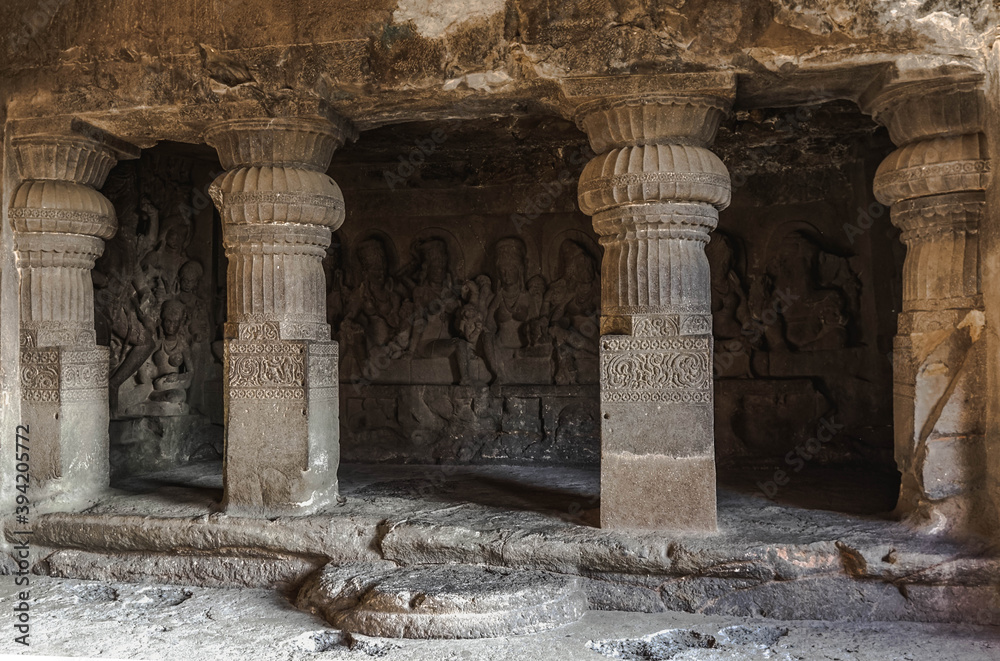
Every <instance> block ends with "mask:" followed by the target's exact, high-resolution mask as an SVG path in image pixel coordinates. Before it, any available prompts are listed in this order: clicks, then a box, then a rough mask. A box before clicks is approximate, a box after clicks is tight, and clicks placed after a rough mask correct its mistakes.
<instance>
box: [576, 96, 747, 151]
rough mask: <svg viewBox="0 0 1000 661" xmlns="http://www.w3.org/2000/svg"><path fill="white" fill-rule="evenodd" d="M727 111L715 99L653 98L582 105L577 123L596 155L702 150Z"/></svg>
mask: <svg viewBox="0 0 1000 661" xmlns="http://www.w3.org/2000/svg"><path fill="white" fill-rule="evenodd" d="M728 111H729V102H728V101H726V100H723V99H720V98H717V97H710V96H706V97H654V98H642V99H630V100H626V101H621V102H618V103H613V104H598V105H596V106H595V105H591V106H586V107H584V108H583V109H581V112H580V113H579V114H578V117H579V120H578V121H579V124H580V127H581V128H582V129H583V130H584V131H585V132H586V133H587V136H588V137H589V138H590V145H591V147H593V149H594V151H595V152H597V153H599V154H600V153H603V152H606V151H608V150H610V149H615V148H621V147H626V146H630V145H650V144H667V143H675V144H689V145H695V146H698V147H706V146H708V145H710V144H711V143H712V141H713V140H715V134H716V132H717V131H718V129H719V123H720V122H721V121H722V118H723V117H725V116H726V113H727V112H728Z"/></svg>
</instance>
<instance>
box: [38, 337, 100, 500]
mask: <svg viewBox="0 0 1000 661" xmlns="http://www.w3.org/2000/svg"><path fill="white" fill-rule="evenodd" d="M107 379H108V349H107V348H106V347H73V348H68V347H37V348H35V347H23V348H22V349H21V415H20V424H22V425H26V426H27V427H28V429H29V432H28V434H27V436H28V438H29V441H28V442H27V446H28V455H29V462H28V464H29V466H30V471H29V476H30V480H31V483H30V494H31V495H30V497H31V502H32V504H33V510H34V511H36V512H54V511H74V510H81V509H85V508H86V507H88V506H90V505H92V504H93V503H94V502H95V501H96V500H97V499H98V498H99V497H100V496H101V495H102V494H104V493H106V492H107V489H108V475H109V465H108V424H109V422H110V419H109V413H108V382H107Z"/></svg>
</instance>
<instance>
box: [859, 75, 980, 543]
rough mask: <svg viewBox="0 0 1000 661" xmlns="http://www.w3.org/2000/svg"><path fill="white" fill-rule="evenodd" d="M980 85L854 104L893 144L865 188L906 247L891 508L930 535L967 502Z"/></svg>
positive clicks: (972, 486) (976, 349) (954, 83)
mask: <svg viewBox="0 0 1000 661" xmlns="http://www.w3.org/2000/svg"><path fill="white" fill-rule="evenodd" d="M983 82H984V81H983V79H982V77H981V76H966V77H962V78H940V79H930V80H921V81H914V82H907V83H903V84H897V85H893V86H890V87H886V88H884V89H881V90H878V91H877V92H876V93H875V94H874V95H872V98H871V99H869V100H867V101H865V102H864V103H863V105H864V106H865V107H866V109H867V110H868V112H870V113H871V114H872V115H873V116H874V118H875V119H876V120H877V121H878V122H880V123H882V124H883V125H885V126H886V127H887V128H888V129H889V135H890V137H891V138H892V139H893V141H894V142H895V143H896V145H897V147H898V148H897V149H896V151H894V152H893V153H892V154H890V155H889V156H888V157H887V158H886V159H885V160H884V161H883V162H882V163H881V165H880V166H879V168H878V171H877V172H876V174H875V182H874V188H875V196H876V198H878V200H879V201H880V202H881V203H883V204H887V205H891V207H892V222H893V224H895V225H896V226H897V227H899V228H900V229H901V230H902V236H901V238H902V240H903V242H904V243H905V244H906V247H907V251H906V260H905V262H904V264H903V311H902V313H901V314H900V317H899V329H898V334H897V336H896V340H895V356H894V361H893V368H894V377H893V378H894V382H895V404H894V415H895V424H894V427H895V436H896V463H897V465H898V466H899V469H900V472H901V473H902V485H901V489H900V499H899V510H900V511H901V512H902V513H903V514H905V515H907V516H909V517H911V518H912V519H913V520H914V521H916V522H917V523H918V524H920V525H926V526H932V527H933V528H934V529H936V530H950V529H962V528H968V527H969V526H970V525H973V523H974V521H973V520H974V518H975V516H976V514H975V513H976V511H977V509H978V507H977V505H976V498H977V496H976V494H977V492H978V489H977V487H976V483H977V481H978V480H979V479H980V477H977V476H979V475H980V473H981V465H980V461H979V459H978V457H980V456H981V455H982V452H983V449H982V444H983V442H984V437H983V430H984V421H985V418H984V414H985V407H984V400H983V398H982V396H981V393H982V389H983V386H984V380H985V371H984V370H985V361H984V351H985V349H984V341H985V337H986V334H985V333H983V329H984V324H985V317H984V313H983V309H984V308H983V295H982V286H981V284H982V283H981V273H980V269H981V256H980V241H979V239H980V236H979V235H980V232H979V229H980V227H979V226H980V220H981V218H982V217H983V214H984V211H985V206H986V190H987V188H988V186H989V185H990V179H991V164H990V159H989V154H988V151H987V142H986V138H985V135H984V133H983V131H984V128H985V125H986V103H985V100H986V99H985V94H984V89H983Z"/></svg>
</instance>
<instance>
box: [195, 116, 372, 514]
mask: <svg viewBox="0 0 1000 661" xmlns="http://www.w3.org/2000/svg"><path fill="white" fill-rule="evenodd" d="M352 136H353V129H352V128H351V127H350V126H349V125H348V124H347V123H346V122H342V121H330V120H326V119H303V118H293V119H283V118H278V119H246V120H231V121H227V122H224V123H222V124H219V125H217V126H215V127H213V128H211V129H210V130H209V132H208V135H207V141H208V142H209V144H211V145H213V146H214V147H215V148H216V149H217V150H218V152H219V155H220V157H221V159H222V164H223V167H225V168H226V170H227V172H226V173H225V174H223V175H221V176H220V177H219V178H218V179H217V180H216V181H215V183H214V184H213V185H212V190H211V193H212V197H213V199H214V200H215V202H216V205H217V206H218V207H219V210H220V213H221V214H222V223H223V241H224V244H225V249H226V255H227V257H228V258H229V267H228V273H227V296H228V310H227V323H226V327H225V371H224V387H225V393H224V401H225V425H226V445H225V466H224V483H225V497H224V503H223V505H224V507H225V509H226V511H227V512H230V513H234V514H246V515H251V516H270V515H280V514H308V513H311V512H314V511H317V510H319V509H321V508H323V507H324V506H326V505H328V504H330V503H333V502H336V500H337V498H338V493H337V467H338V464H339V461H340V428H339V401H338V395H337V382H338V345H337V343H336V342H333V341H331V339H330V327H329V325H328V324H327V323H326V295H325V293H326V284H325V280H324V272H323V268H322V260H323V257H324V255H325V254H326V248H327V247H328V246H329V245H330V240H331V232H332V231H333V230H336V229H337V228H338V227H340V225H341V224H342V223H343V219H344V202H343V196H342V195H341V192H340V188H339V187H338V186H337V184H336V183H335V182H334V181H333V180H332V179H330V178H329V177H328V176H327V175H326V169H327V168H328V167H329V164H330V158H331V156H332V155H333V151H334V150H335V149H336V148H337V147H338V146H340V145H341V144H343V142H344V140H345V139H347V138H349V137H352Z"/></svg>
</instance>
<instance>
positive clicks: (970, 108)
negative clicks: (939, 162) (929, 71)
mask: <svg viewBox="0 0 1000 661" xmlns="http://www.w3.org/2000/svg"><path fill="white" fill-rule="evenodd" d="M871 111H872V115H873V116H874V118H875V120H876V121H877V122H879V123H880V124H882V125H884V126H885V127H886V128H887V129H889V137H890V138H892V141H893V142H894V143H896V144H897V145H899V146H903V145H907V144H909V143H911V142H915V141H917V140H929V139H932V138H941V137H947V136H954V135H963V134H967V133H978V132H980V131H982V130H983V129H984V127H985V125H986V97H985V94H984V92H983V81H982V80H981V79H980V78H978V77H974V78H971V79H966V80H949V79H945V80H931V81H922V82H916V83H908V84H906V85H901V86H898V87H896V88H894V89H890V90H887V91H886V92H884V93H883V94H881V95H880V96H879V97H878V98H876V99H875V101H874V102H873V103H872V108H871Z"/></svg>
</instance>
